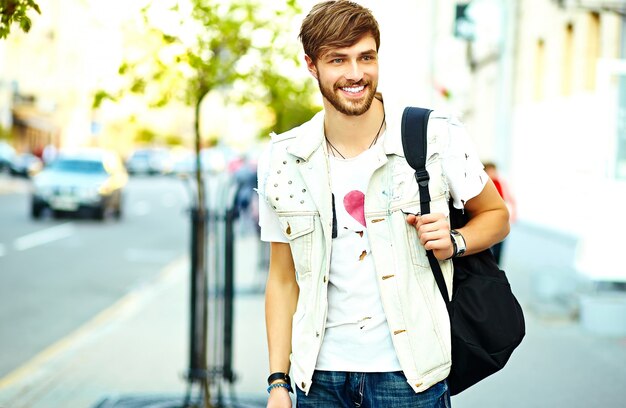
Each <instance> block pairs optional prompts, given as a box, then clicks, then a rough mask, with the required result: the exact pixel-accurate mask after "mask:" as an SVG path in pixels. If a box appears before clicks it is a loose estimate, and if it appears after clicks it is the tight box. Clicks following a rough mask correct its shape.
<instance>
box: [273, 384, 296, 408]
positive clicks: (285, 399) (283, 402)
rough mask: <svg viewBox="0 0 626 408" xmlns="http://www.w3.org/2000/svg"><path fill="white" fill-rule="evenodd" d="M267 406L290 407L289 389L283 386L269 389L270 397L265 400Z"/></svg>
mask: <svg viewBox="0 0 626 408" xmlns="http://www.w3.org/2000/svg"><path fill="white" fill-rule="evenodd" d="M267 408H291V398H290V397H289V391H287V389H286V388H283V387H277V388H274V389H273V390H272V391H270V397H269V398H268V400H267Z"/></svg>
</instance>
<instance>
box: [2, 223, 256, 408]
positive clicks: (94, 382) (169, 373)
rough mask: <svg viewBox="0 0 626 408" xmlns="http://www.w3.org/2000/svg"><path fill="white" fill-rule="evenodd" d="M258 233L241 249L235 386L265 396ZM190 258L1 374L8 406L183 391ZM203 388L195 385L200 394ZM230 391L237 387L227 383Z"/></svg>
mask: <svg viewBox="0 0 626 408" xmlns="http://www.w3.org/2000/svg"><path fill="white" fill-rule="evenodd" d="M257 247H258V243H257V239H256V237H255V236H254V235H249V236H247V237H245V238H244V239H240V240H239V241H238V242H237V244H236V247H235V251H236V254H237V253H238V254H243V255H240V256H239V258H238V262H237V266H236V268H237V269H236V273H237V277H236V285H237V292H238V296H237V298H236V303H235V323H234V337H235V344H234V353H233V354H234V360H235V361H234V363H233V365H234V369H235V372H236V373H237V375H238V381H237V383H236V384H235V386H234V388H233V391H234V392H235V395H237V396H239V397H241V398H242V399H250V398H256V399H259V398H260V399H261V400H264V399H265V387H266V385H265V378H266V377H267V370H268V365H267V358H266V351H265V349H266V346H265V325H264V319H263V294H262V293H261V292H260V291H259V290H258V289H259V284H260V283H262V280H261V279H263V276H261V275H258V274H257V270H258V268H257V267H256V264H255V261H256V252H257ZM188 336H189V261H188V259H187V257H184V258H181V259H179V260H178V261H176V262H174V263H173V264H171V265H170V266H169V267H167V268H166V269H165V270H164V271H162V273H161V274H160V275H159V276H158V278H157V279H155V280H154V281H153V282H151V283H150V284H148V285H146V286H145V287H143V288H140V289H139V290H137V291H135V292H133V293H130V294H128V295H127V296H126V297H124V298H123V299H121V300H120V301H119V302H117V303H116V304H115V305H113V306H112V307H110V308H109V309H107V310H105V311H104V312H102V313H101V314H100V315H98V316H96V317H95V318H94V319H92V320H91V321H90V322H89V323H87V324H86V325H84V326H83V327H81V328H80V329H78V330H77V331H76V332H74V333H72V334H70V335H69V336H68V337H66V338H64V339H63V340H61V341H60V342H58V343H56V344H54V345H52V346H51V347H49V348H48V349H46V350H44V351H43V352H42V353H40V354H39V355H37V356H36V357H35V358H33V359H32V360H31V361H29V362H28V363H26V364H25V365H23V366H22V367H20V368H19V369H17V370H15V371H14V372H12V373H11V374H9V375H8V376H6V377H4V378H0V407H1V408H56V407H59V408H61V407H63V408H73V407H76V408H93V407H95V406H96V405H97V403H98V402H100V401H101V400H103V399H104V398H114V397H115V396H124V395H146V396H157V397H158V396H169V397H180V401H181V402H182V400H183V397H184V396H185V393H186V392H187V383H186V381H185V380H184V378H183V376H182V375H183V373H184V372H185V370H186V369H187V364H188V349H189V337H188ZM197 388H198V387H194V395H195V394H197V392H198V390H197ZM224 391H225V396H229V394H230V390H229V389H225V390H224Z"/></svg>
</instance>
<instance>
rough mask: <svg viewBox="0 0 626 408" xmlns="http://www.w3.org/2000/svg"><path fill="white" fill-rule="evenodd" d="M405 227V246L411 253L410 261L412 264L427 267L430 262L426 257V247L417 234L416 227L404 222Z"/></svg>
mask: <svg viewBox="0 0 626 408" xmlns="http://www.w3.org/2000/svg"><path fill="white" fill-rule="evenodd" d="M405 227H406V241H407V246H408V249H409V253H410V254H411V261H412V262H413V265H416V266H426V267H428V266H429V265H430V264H429V263H428V257H427V256H426V249H425V248H424V246H423V245H422V243H421V242H420V239H419V237H418V236H417V229H415V226H413V225H409V224H408V223H406V222H405Z"/></svg>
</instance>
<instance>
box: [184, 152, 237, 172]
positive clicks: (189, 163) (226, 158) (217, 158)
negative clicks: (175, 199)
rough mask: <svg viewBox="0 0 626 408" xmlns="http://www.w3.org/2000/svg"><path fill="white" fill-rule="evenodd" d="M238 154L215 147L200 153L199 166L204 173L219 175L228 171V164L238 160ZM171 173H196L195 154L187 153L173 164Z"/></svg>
mask: <svg viewBox="0 0 626 408" xmlns="http://www.w3.org/2000/svg"><path fill="white" fill-rule="evenodd" d="M238 159H239V156H238V154H237V153H236V152H235V151H234V150H233V149H231V148H229V147H225V146H215V147H210V148H205V149H202V150H201V151H200V166H201V168H202V171H203V172H205V173H220V172H223V171H229V168H230V164H231V162H233V161H234V160H238ZM172 171H173V173H175V174H178V175H191V174H193V173H195V171H196V154H195V153H194V152H191V151H190V152H187V153H186V154H185V155H184V156H183V157H180V158H179V160H177V161H176V162H175V163H174V166H173V170H172Z"/></svg>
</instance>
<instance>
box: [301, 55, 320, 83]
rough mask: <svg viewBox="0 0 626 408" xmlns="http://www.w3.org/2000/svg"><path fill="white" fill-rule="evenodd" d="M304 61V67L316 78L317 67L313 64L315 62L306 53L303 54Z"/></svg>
mask: <svg viewBox="0 0 626 408" xmlns="http://www.w3.org/2000/svg"><path fill="white" fill-rule="evenodd" d="M304 61H306V67H307V69H308V70H309V72H310V73H311V75H313V78H315V79H318V78H317V67H316V66H315V63H314V62H313V60H312V59H311V57H309V56H308V55H305V56H304Z"/></svg>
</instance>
